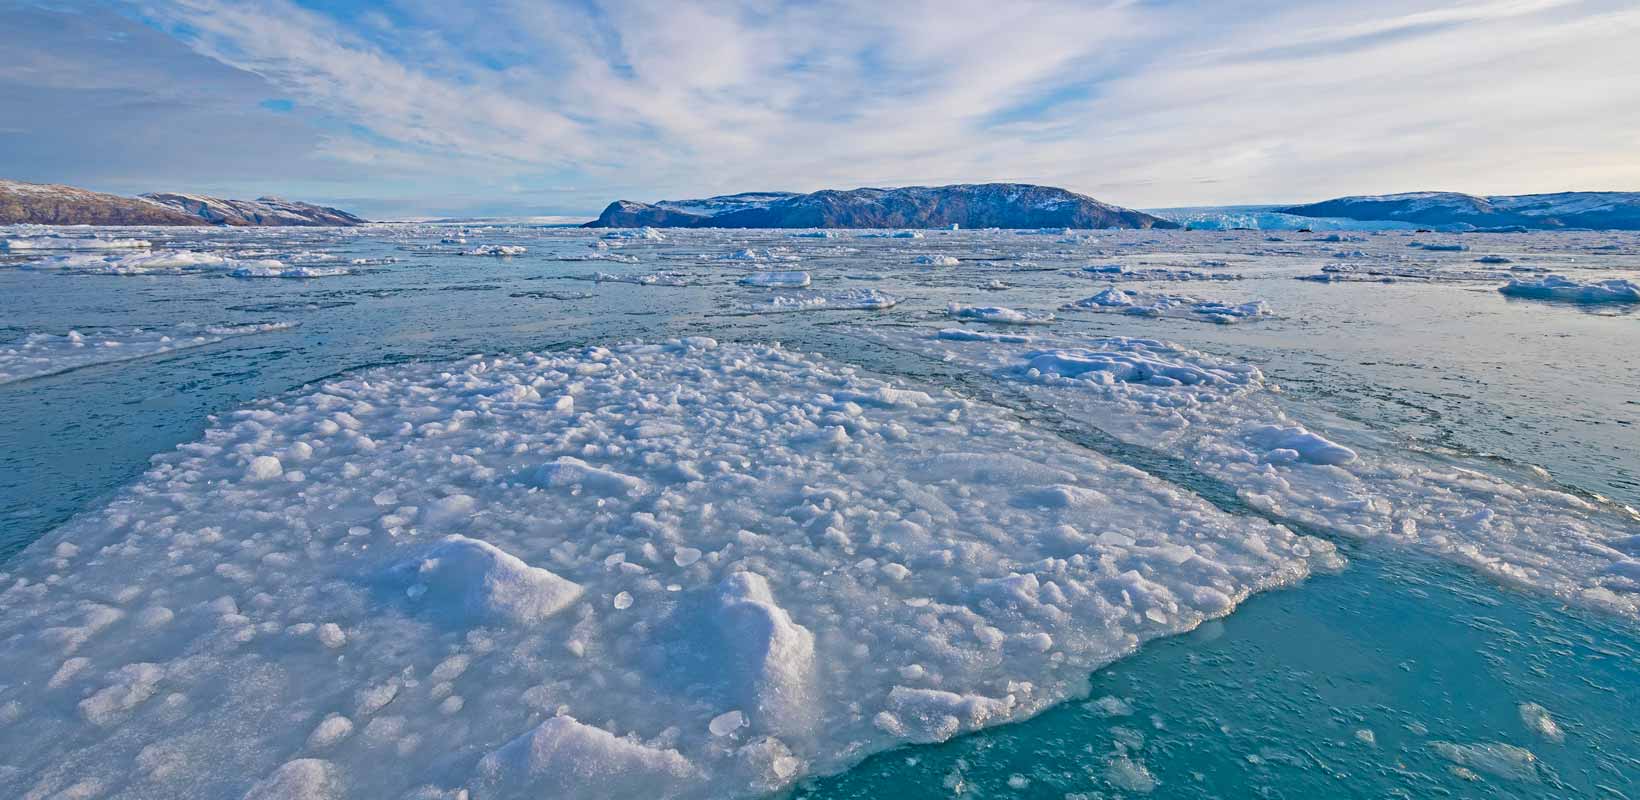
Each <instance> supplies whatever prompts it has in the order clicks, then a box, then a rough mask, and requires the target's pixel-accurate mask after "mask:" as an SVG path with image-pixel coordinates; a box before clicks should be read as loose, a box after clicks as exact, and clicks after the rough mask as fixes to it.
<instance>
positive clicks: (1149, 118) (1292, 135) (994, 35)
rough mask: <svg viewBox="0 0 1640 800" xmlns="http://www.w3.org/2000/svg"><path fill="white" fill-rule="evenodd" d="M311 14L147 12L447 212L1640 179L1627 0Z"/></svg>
mask: <svg viewBox="0 0 1640 800" xmlns="http://www.w3.org/2000/svg"><path fill="white" fill-rule="evenodd" d="M318 8H319V7H318V6H316V5H302V4H297V3H294V2H290V0H153V1H152V2H149V3H147V4H144V5H141V6H136V7H131V8H130V10H131V13H133V14H134V15H135V16H137V17H138V18H140V19H141V20H143V21H145V22H146V23H148V24H150V25H151V26H153V27H154V28H157V29H159V30H161V31H164V32H166V33H167V34H169V35H170V36H171V37H173V38H174V39H175V40H176V41H178V42H181V43H182V44H184V45H186V46H187V47H188V48H191V49H192V50H193V51H195V52H196V53H198V54H200V55H202V56H204V57H207V58H209V59H211V60H212V61H215V62H218V63H220V64H223V65H226V66H228V67H231V68H232V69H234V70H237V71H242V72H244V73H248V74H250V75H254V76H257V77H258V78H259V79H260V80H261V81H264V82H265V83H266V84H267V86H268V87H269V90H270V91H272V92H275V94H271V95H269V96H270V97H276V98H279V99H281V100H288V101H289V103H290V105H289V108H290V109H293V110H281V111H279V114H280V116H282V117H292V118H297V119H301V120H303V121H304V124H307V125H309V126H310V128H311V130H313V131H314V132H315V136H314V144H313V145H312V154H313V155H314V157H316V158H320V159H325V160H329V161H331V162H333V163H336V164H340V165H347V166H346V168H347V169H349V170H354V171H358V172H361V173H362V174H363V175H365V176H367V177H361V178H357V179H354V181H355V182H354V185H353V186H351V187H350V188H349V189H348V191H351V192H355V193H368V192H371V191H372V187H373V186H374V187H384V186H386V187H393V191H394V192H395V193H398V192H400V191H402V192H408V193H410V195H411V196H409V197H406V196H404V195H403V194H398V196H397V197H396V199H395V202H396V203H397V204H400V205H403V204H411V203H414V202H419V203H420V204H421V207H423V208H426V209H428V210H445V211H457V210H462V208H467V207H471V208H473V210H484V211H494V210H500V209H502V208H506V207H508V206H509V204H510V205H511V206H512V207H516V208H518V209H519V210H525V211H541V212H554V211H574V210H593V209H595V208H596V207H597V206H598V205H599V204H601V203H602V202H603V201H606V200H608V199H611V198H612V197H615V196H629V197H635V198H653V197H659V196H677V195H685V194H697V193H707V192H718V191H733V190H744V189H751V188H787V189H813V188H820V187H822V186H853V185H893V184H906V183H936V182H948V181H959V180H993V179H994V180H1001V179H1017V180H1031V181H1041V182H1047V183H1054V184H1059V185H1065V186H1068V187H1070V188H1075V189H1079V190H1083V191H1088V192H1091V193H1095V194H1099V195H1102V196H1105V197H1106V198H1107V199H1110V200H1112V201H1115V202H1120V203H1124V204H1128V205H1155V204H1173V203H1211V202H1238V201H1258V200H1272V201H1278V200H1287V199H1295V200H1296V199H1304V198H1311V197H1319V196H1325V195H1330V194H1336V193H1345V192H1364V191H1389V190H1402V189H1411V188H1423V187H1442V188H1455V189H1465V190H1473V191H1533V190H1552V189H1558V188H1565V187H1572V186H1576V187H1578V188H1640V160H1636V159H1634V158H1633V157H1632V155H1631V154H1632V153H1633V152H1634V151H1635V148H1636V146H1637V145H1640V141H1637V139H1640V84H1636V82H1635V81H1634V80H1633V76H1634V75H1636V74H1640V61H1637V54H1636V51H1637V48H1635V47H1633V43H1634V42H1635V41H1640V8H1636V7H1635V6H1634V5H1633V3H1632V2H1629V0H1623V1H1622V2H1612V1H1609V0H1472V1H1471V2H1459V3H1438V2H1433V0H1383V1H1382V2H1375V3H1360V4H1354V5H1353V6H1350V7H1344V6H1340V5H1338V4H1330V3H1329V4H1315V3H1308V2H1303V1H1302V0H1268V1H1266V2H1258V3H1217V2H1211V3H1210V2H1205V0H1204V1H1203V2H1185V0H1149V1H1143V0H1107V2H1057V1H1056V0H1031V1H1029V2H1018V3H995V2H968V1H966V0H964V1H962V2H949V1H947V2H935V0H914V1H913V2H907V3H901V4H885V3H880V2H867V0H806V1H805V2H792V3H780V2H775V0H739V1H738V2H735V1H733V0H725V1H719V2H690V1H689V0H683V1H681V2H667V3H658V2H638V0H561V1H559V2H546V3H541V2H532V1H528V0H502V1H501V2H498V3H494V4H488V5H485V6H484V7H482V8H477V7H475V8H464V7H459V6H458V4H450V3H443V2H437V0H392V1H391V2H388V3H385V4H383V5H380V6H377V7H369V8H354V7H352V6H349V7H347V9H344V10H336V9H334V8H328V9H327V10H318ZM264 99H265V98H264ZM0 159H3V157H0ZM0 163H3V162H0ZM568 186H573V187H575V188H573V189H569V188H562V187H568ZM554 187H558V188H554ZM457 197H460V198H464V200H463V205H459V206H458V205H455V204H453V203H452V198H457ZM475 197H492V198H494V199H493V200H490V201H487V202H486V201H468V200H466V198H475Z"/></svg>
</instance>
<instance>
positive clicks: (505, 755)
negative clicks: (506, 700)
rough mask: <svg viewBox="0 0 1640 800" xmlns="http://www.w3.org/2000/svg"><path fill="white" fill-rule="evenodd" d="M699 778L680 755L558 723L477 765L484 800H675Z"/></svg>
mask: <svg viewBox="0 0 1640 800" xmlns="http://www.w3.org/2000/svg"><path fill="white" fill-rule="evenodd" d="M698 778H699V773H698V771H697V770H696V769H695V767H694V765H692V764H690V763H689V760H688V759H686V758H684V757H683V756H682V755H681V754H680V753H678V751H676V750H669V749H662V748H658V747H650V746H648V745H645V744H642V743H639V742H635V741H633V740H631V739H624V738H621V737H618V736H616V735H615V734H613V733H610V732H609V731H606V730H603V729H602V728H594V727H592V726H591V725H587V724H585V723H583V722H581V721H579V720H577V719H575V718H574V717H569V716H560V717H553V718H552V719H549V720H547V721H546V722H543V723H541V724H540V725H538V726H536V728H535V729H534V730H532V731H530V732H529V733H526V734H524V735H523V736H520V737H518V738H517V739H514V740H512V741H511V742H508V743H507V744H506V745H503V746H502V747H501V748H500V749H499V750H496V751H495V752H493V753H490V754H489V755H487V756H485V757H484V758H483V760H481V761H479V763H478V776H477V779H476V780H475V781H474V784H475V788H476V789H478V790H479V791H480V792H482V793H483V794H481V796H491V794H490V793H493V795H494V796H496V797H543V798H545V797H550V798H554V800H580V799H581V798H585V799H586V800H592V799H593V798H605V797H676V796H678V795H680V794H683V793H684V791H685V790H686V788H687V784H688V783H690V782H692V781H694V780H696V779H698Z"/></svg>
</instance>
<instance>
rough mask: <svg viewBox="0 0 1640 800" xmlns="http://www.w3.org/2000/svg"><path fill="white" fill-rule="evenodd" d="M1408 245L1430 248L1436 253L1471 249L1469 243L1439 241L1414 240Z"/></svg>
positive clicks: (1429, 249)
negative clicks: (1444, 242)
mask: <svg viewBox="0 0 1640 800" xmlns="http://www.w3.org/2000/svg"><path fill="white" fill-rule="evenodd" d="M1407 247H1415V248H1417V249H1419V250H1428V251H1430V252H1435V253H1462V252H1465V251H1467V250H1469V245H1467V244H1441V243H1437V242H1413V243H1411V244H1409V245H1407Z"/></svg>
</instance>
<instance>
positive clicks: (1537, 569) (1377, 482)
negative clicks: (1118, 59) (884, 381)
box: [871, 330, 1640, 618]
mask: <svg viewBox="0 0 1640 800" xmlns="http://www.w3.org/2000/svg"><path fill="white" fill-rule="evenodd" d="M871 336H872V337H873V338H874V339H876V340H877V341H879V342H882V343H885V344H888V345H890V346H893V347H897V348H903V349H905V350H909V351H913V352H920V353H924V354H927V355H929V356H932V357H934V358H937V359H940V360H942V361H946V362H949V363H955V364H958V365H961V366H966V367H968V368H972V369H978V370H984V371H987V372H989V373H991V374H993V375H995V376H996V377H998V378H999V379H1002V380H1004V381H1009V382H1012V383H1014V384H1015V385H1016V386H1018V387H1020V389H1021V391H1022V392H1023V393H1024V395H1025V396H1026V397H1028V398H1029V399H1031V400H1033V401H1036V402H1039V403H1041V404H1042V405H1044V406H1047V407H1051V408H1053V409H1055V410H1057V411H1058V412H1060V413H1063V414H1065V415H1066V416H1067V417H1069V418H1071V419H1075V420H1078V421H1079V422H1081V423H1084V424H1088V425H1092V426H1093V427H1095V428H1098V429H1100V430H1102V431H1104V432H1105V433H1108V434H1110V435H1112V436H1114V437H1116V438H1118V439H1120V440H1122V441H1124V442H1127V443H1129V444H1134V445H1139V446H1143V447H1147V448H1152V449H1156V450H1162V451H1165V452H1167V453H1169V454H1176V455H1178V456H1180V457H1182V458H1184V459H1185V460H1186V461H1188V462H1189V464H1190V465H1191V466H1192V467H1193V468H1195V469H1196V470H1198V471H1199V472H1201V473H1202V474H1204V475H1207V476H1209V477H1212V478H1215V479H1217V480H1220V481H1223V482H1224V483H1225V484H1227V485H1229V486H1231V487H1234V488H1235V489H1236V492H1237V495H1238V496H1239V497H1240V498H1241V499H1242V500H1243V501H1244V502H1246V503H1248V504H1249V505H1251V506H1252V507H1254V508H1257V509H1260V510H1261V511H1264V512H1266V513H1269V514H1270V515H1272V517H1275V518H1278V519H1283V520H1290V521H1292V522H1294V523H1297V524H1299V525H1303V526H1308V527H1309V528H1310V529H1313V530H1316V531H1322V532H1328V533H1334V534H1342V535H1346V536H1350V537H1355V538H1361V539H1375V540H1380V541H1385V542H1392V543H1395V544H1398V545H1403V546H1407V547H1411V548H1415V549H1418V550H1422V551H1425V552H1430V553H1433V554H1436V555H1439V556H1442V557H1445V558H1448V559H1451V560H1453V561H1456V562H1458V563H1461V564H1465V565H1467V566H1469V567H1471V568H1474V569H1477V570H1479V571H1481V572H1483V573H1485V574H1488V575H1490V576H1492V577H1493V578H1495V579H1498V580H1501V581H1503V582H1505V583H1509V584H1512V585H1516V586H1523V587H1527V588H1530V589H1534V590H1537V591H1540V592H1545V593H1548V594H1551V595H1553V596H1555V597H1558V598H1560V599H1562V600H1565V601H1568V602H1573V603H1577V604H1580V605H1585V606H1592V607H1596V608H1600V609H1604V610H1606V611H1610V612H1614V613H1617V614H1620V615H1623V616H1626V617H1630V618H1640V514H1636V512H1635V511H1634V510H1633V509H1630V508H1627V507H1623V506H1618V505H1615V504H1612V503H1610V502H1608V501H1604V500H1602V499H1600V498H1588V499H1586V498H1583V497H1578V496H1576V495H1573V494H1569V493H1566V492H1563V491H1559V490H1557V489H1555V488H1553V487H1549V486H1534V485H1523V484H1516V483H1511V482H1508V481H1506V480H1502V479H1499V478H1494V477H1492V476H1489V475H1486V474H1484V473H1481V472H1478V471H1474V470H1469V469H1465V468H1463V467H1460V466H1449V465H1441V464H1436V463H1422V462H1415V461H1413V460H1411V459H1407V458H1402V457H1397V456H1395V455H1394V454H1393V452H1391V451H1390V448H1382V449H1384V450H1385V451H1386V452H1383V453H1368V452H1363V453H1357V452H1356V451H1355V450H1352V449H1351V448H1348V447H1345V446H1343V445H1341V444H1338V443H1336V442H1332V441H1330V440H1329V439H1327V438H1326V437H1324V436H1322V435H1321V434H1319V433H1315V432H1312V431H1310V430H1308V429H1307V428H1306V427H1305V426H1304V425H1302V424H1300V423H1298V422H1297V421H1295V420H1293V419H1291V418H1290V417H1289V416H1288V415H1287V414H1286V412H1285V411H1284V410H1283V408H1282V407H1281V405H1280V404H1278V403H1277V402H1276V400H1275V396H1276V393H1277V392H1278V388H1277V387H1276V386H1274V385H1273V384H1270V383H1268V382H1266V380H1265V378H1264V375H1263V374H1262V373H1261V372H1260V371H1259V369H1258V368H1257V367H1255V366H1253V365H1251V364H1245V363H1240V362H1237V361H1234V360H1232V359H1227V358H1221V357H1215V356H1210V355H1207V354H1204V353H1199V352H1196V351H1192V350H1188V349H1186V348H1183V347H1180V346H1178V345H1175V344H1172V343H1169V342H1164V341H1158V340H1154V339H1132V338H1126V337H1111V338H1095V339H1078V338H1049V337H1040V336H1039V337H1022V338H1023V339H1024V340H1023V341H1020V340H1019V339H1017V338H1016V339H1009V338H1003V337H984V338H981V337H963V336H954V335H952V331H949V330H944V331H938V332H934V333H923V332H917V333H909V332H898V333H883V332H878V333H873V334H871Z"/></svg>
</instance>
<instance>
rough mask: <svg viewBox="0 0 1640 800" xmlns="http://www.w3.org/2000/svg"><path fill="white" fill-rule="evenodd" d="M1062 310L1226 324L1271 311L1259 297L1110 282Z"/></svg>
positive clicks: (1249, 318) (1266, 315) (1269, 313)
mask: <svg viewBox="0 0 1640 800" xmlns="http://www.w3.org/2000/svg"><path fill="white" fill-rule="evenodd" d="M1064 310H1066V311H1102V312H1113V313H1118V314H1131V315H1133V316H1139V317H1169V318H1178V319H1191V320H1196V321H1198V322H1214V323H1218V324H1220V325H1229V324H1232V323H1236V322H1245V321H1247V320H1252V319H1259V318H1261V317H1268V316H1270V315H1271V312H1270V306H1269V304H1268V303H1266V302H1264V301H1263V300H1251V301H1249V302H1246V303H1238V304H1235V305H1231V304H1229V303H1222V302H1219V301H1217V300H1201V299H1198V298H1195V297H1190V296H1188V295H1182V294H1154V293H1150V292H1133V291H1125V290H1122V289H1118V288H1116V287H1114V286H1112V287H1110V288H1108V289H1105V290H1104V291H1102V292H1100V293H1098V294H1096V295H1094V296H1092V297H1084V298H1082V299H1081V300H1078V301H1076V302H1074V303H1069V304H1067V305H1065V306H1064Z"/></svg>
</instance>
